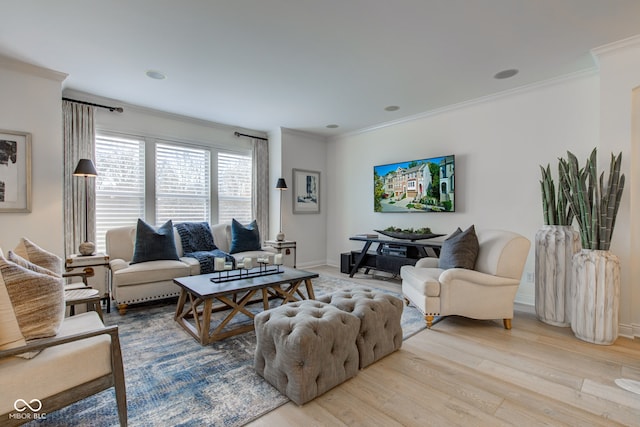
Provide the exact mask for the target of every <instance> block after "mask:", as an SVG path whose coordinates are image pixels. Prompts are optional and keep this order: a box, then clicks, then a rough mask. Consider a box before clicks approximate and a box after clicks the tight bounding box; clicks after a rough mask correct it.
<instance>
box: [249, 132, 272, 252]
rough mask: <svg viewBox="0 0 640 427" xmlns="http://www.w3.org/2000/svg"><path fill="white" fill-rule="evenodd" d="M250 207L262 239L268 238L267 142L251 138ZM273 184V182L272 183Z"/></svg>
mask: <svg viewBox="0 0 640 427" xmlns="http://www.w3.org/2000/svg"><path fill="white" fill-rule="evenodd" d="M251 143H252V146H253V152H252V156H251V157H252V160H253V168H252V170H253V175H252V182H251V186H252V188H253V192H252V193H253V194H252V195H251V208H252V211H253V217H254V218H255V219H256V223H257V224H258V230H259V231H260V237H261V238H262V240H267V239H269V188H270V186H269V142H268V141H264V140H261V139H256V138H253V139H252V140H251ZM274 185H275V184H274Z"/></svg>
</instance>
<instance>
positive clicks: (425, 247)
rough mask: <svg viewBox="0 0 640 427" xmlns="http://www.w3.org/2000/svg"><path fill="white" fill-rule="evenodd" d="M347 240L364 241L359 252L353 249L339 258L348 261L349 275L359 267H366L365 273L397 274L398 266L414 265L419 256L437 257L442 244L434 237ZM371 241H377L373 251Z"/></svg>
mask: <svg viewBox="0 0 640 427" xmlns="http://www.w3.org/2000/svg"><path fill="white" fill-rule="evenodd" d="M349 240H356V241H360V242H365V244H364V247H363V248H362V250H361V251H360V252H357V251H353V252H351V253H347V254H343V257H345V258H347V257H348V258H347V259H343V260H341V263H342V264H344V262H345V261H347V262H348V266H349V277H353V275H354V274H356V272H357V271H358V269H359V268H361V267H364V268H365V269H366V270H365V274H366V273H369V270H370V269H374V270H380V271H385V272H388V273H392V274H399V273H400V267H402V266H403V265H415V263H416V262H417V261H418V260H419V259H420V258H425V257H435V258H437V257H438V256H439V255H440V247H441V246H442V242H441V241H438V240H435V239H426V240H422V241H420V242H416V241H410V240H395V239H379V238H370V237H361V236H355V237H350V238H349ZM373 243H377V244H378V246H377V248H376V250H375V252H369V249H370V248H371V245H372V244H373ZM351 261H353V264H351ZM341 270H344V267H343V266H341ZM343 272H346V271H343Z"/></svg>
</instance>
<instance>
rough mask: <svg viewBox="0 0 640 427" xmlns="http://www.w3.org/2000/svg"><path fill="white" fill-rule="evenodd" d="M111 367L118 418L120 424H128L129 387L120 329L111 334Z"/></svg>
mask: <svg viewBox="0 0 640 427" xmlns="http://www.w3.org/2000/svg"><path fill="white" fill-rule="evenodd" d="M111 369H112V371H113V382H114V388H115V391H116V404H117V406H118V418H119V420H120V426H121V427H126V426H127V422H128V421H127V419H128V417H127V388H126V385H125V380H124V367H123V365H122V351H121V349H120V338H119V336H118V331H117V330H116V333H115V334H113V335H111Z"/></svg>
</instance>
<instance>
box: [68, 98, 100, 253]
mask: <svg viewBox="0 0 640 427" xmlns="http://www.w3.org/2000/svg"><path fill="white" fill-rule="evenodd" d="M93 111H94V109H93V107H92V106H90V105H84V104H79V103H77V102H70V101H62V117H63V135H64V136H63V138H64V236H65V239H64V240H65V242H64V249H65V256H67V257H68V256H69V255H71V254H73V253H77V252H78V246H79V245H80V243H82V242H83V241H84V239H85V236H84V233H85V194H84V192H85V185H84V180H85V179H86V178H83V177H78V176H73V171H74V170H75V168H76V165H77V164H78V160H80V159H91V160H92V161H94V163H95V145H96V142H95V125H94V118H93V117H94V113H93ZM88 184H89V185H88V194H87V195H86V197H87V198H88V202H89V210H88V215H87V221H88V225H89V227H88V239H87V240H88V241H90V242H95V241H96V221H95V214H96V200H95V178H89V180H88Z"/></svg>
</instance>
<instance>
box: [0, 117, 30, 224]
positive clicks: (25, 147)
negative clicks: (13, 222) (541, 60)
mask: <svg viewBox="0 0 640 427" xmlns="http://www.w3.org/2000/svg"><path fill="white" fill-rule="evenodd" d="M0 212H31V134H30V133H25V132H15V131H11V130H2V129H0Z"/></svg>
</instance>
